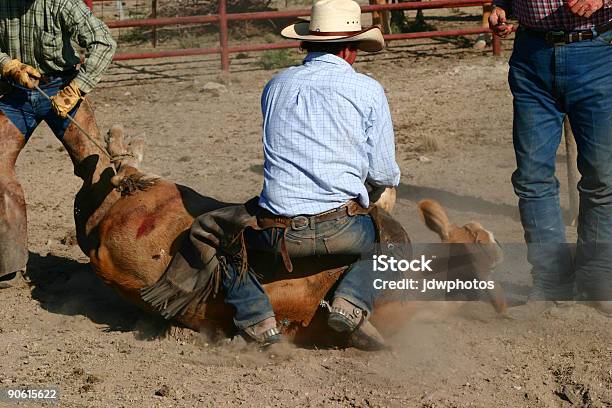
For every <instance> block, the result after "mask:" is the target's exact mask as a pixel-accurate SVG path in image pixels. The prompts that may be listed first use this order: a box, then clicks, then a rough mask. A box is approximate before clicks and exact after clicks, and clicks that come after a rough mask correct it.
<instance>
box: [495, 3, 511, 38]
mask: <svg viewBox="0 0 612 408" xmlns="http://www.w3.org/2000/svg"><path fill="white" fill-rule="evenodd" d="M489 28H490V29H491V30H493V33H494V34H495V35H498V36H500V37H501V38H506V37H507V36H508V35H510V33H511V32H512V30H513V29H514V25H513V24H508V23H507V22H506V11H505V10H504V9H503V8H500V7H495V8H493V11H492V12H491V15H490V16H489Z"/></svg>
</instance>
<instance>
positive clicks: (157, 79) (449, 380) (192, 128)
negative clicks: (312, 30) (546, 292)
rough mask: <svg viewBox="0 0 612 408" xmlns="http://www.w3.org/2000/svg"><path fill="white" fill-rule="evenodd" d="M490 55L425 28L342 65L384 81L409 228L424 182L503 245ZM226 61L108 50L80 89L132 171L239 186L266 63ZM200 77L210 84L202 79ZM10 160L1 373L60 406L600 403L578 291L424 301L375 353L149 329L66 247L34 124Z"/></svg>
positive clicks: (608, 351)
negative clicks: (93, 82) (525, 300)
mask: <svg viewBox="0 0 612 408" xmlns="http://www.w3.org/2000/svg"><path fill="white" fill-rule="evenodd" d="M505 46H506V47H510V46H511V44H510V43H506V44H505ZM507 58H508V52H506V54H505V56H504V57H502V58H493V57H491V56H489V54H483V53H482V52H476V51H472V50H471V49H469V48H459V47H457V45H456V44H455V43H452V42H450V43H449V42H448V41H447V40H427V41H422V42H418V43H415V42H412V43H397V44H394V45H393V46H392V48H391V49H389V50H387V51H386V52H383V53H381V54H380V55H378V56H376V57H364V58H362V59H361V60H360V62H359V63H358V64H357V65H356V67H357V69H358V70H359V71H361V72H364V73H368V74H371V75H372V76H373V77H374V78H376V79H378V80H379V81H380V82H381V83H382V84H383V85H384V86H385V88H386V90H387V93H388V98H389V102H390V105H391V109H392V113H393V119H394V122H395V129H396V138H397V158H398V162H399V164H400V166H401V169H402V173H403V176H402V181H401V183H402V184H401V186H400V187H399V190H398V198H399V200H398V205H397V209H396V212H395V214H396V216H397V217H398V218H399V220H400V221H401V222H402V223H403V224H404V226H405V227H406V229H407V230H408V231H409V233H410V235H411V237H412V238H413V240H414V241H416V242H431V241H434V240H435V239H436V238H435V236H434V235H433V234H432V233H431V232H428V231H427V230H426V229H425V227H424V226H422V225H421V224H420V222H419V220H418V216H417V212H416V202H417V201H418V200H420V199H422V198H426V197H429V198H435V199H437V200H439V201H440V202H441V203H442V204H443V205H444V206H445V207H446V208H447V210H448V212H449V215H450V217H451V219H452V220H453V221H455V222H457V223H465V222H468V221H470V220H477V221H479V222H481V223H482V224H483V225H484V226H485V227H486V228H488V229H490V230H492V231H493V232H494V233H495V235H496V237H497V238H498V239H499V240H500V241H501V242H502V244H506V243H513V242H515V243H518V242H521V241H522V230H521V227H520V224H519V222H518V217H517V210H516V200H515V197H514V195H513V192H512V188H511V185H510V182H509V179H510V175H511V172H512V170H513V166H514V157H513V150H512V137H511V128H512V113H511V97H510V94H509V91H508V87H507V84H506V76H507ZM232 70H233V72H232V73H231V74H227V75H221V74H219V72H218V61H217V60H216V59H213V58H196V59H190V60H185V61H181V60H176V59H174V60H155V61H146V62H137V63H121V64H116V65H114V66H113V67H112V69H111V70H110V72H109V74H108V75H107V76H106V78H105V80H104V82H103V84H102V85H101V86H100V87H99V88H98V89H97V90H96V91H95V93H94V94H93V95H92V99H93V102H94V103H95V106H96V113H97V119H98V123H99V126H100V127H101V128H102V129H104V130H106V129H108V128H109V127H110V126H111V125H112V124H114V123H118V122H119V123H122V124H124V125H125V127H126V128H127V130H128V133H129V134H131V135H135V136H144V137H146V139H147V142H148V147H147V151H146V157H145V169H146V170H147V171H150V172H152V173H156V174H159V175H162V176H164V177H166V178H169V179H172V180H175V181H177V182H180V183H183V184H186V185H189V186H191V187H193V188H195V189H196V190H198V191H200V192H201V193H204V194H207V195H211V196H214V197H217V198H219V199H224V200H246V199H248V198H250V197H252V196H253V195H256V194H257V193H258V192H259V189H260V187H261V174H260V172H261V162H262V152H261V142H260V139H261V119H260V112H259V97H260V92H261V89H262V88H263V85H264V84H265V82H266V81H267V80H268V79H269V78H270V77H271V76H272V75H273V74H274V71H264V70H262V69H261V68H259V66H258V65H257V56H256V55H255V54H254V55H253V56H247V58H244V59H241V60H235V61H234V64H233V66H232ZM210 81H212V82H216V83H222V84H224V85H225V86H226V88H227V92H225V93H220V94H218V95H217V94H215V93H214V92H213V93H211V92H209V91H206V90H203V88H205V84H206V83H208V82H210ZM562 160H563V152H561V153H560V162H559V163H560V166H559V170H560V172H559V177H560V178H561V180H563V181H565V171H564V170H565V168H564V167H563V161H562ZM18 173H19V176H20V179H21V181H22V183H23V185H24V188H25V191H26V196H27V201H28V210H29V228H30V229H29V239H30V251H31V257H30V264H29V270H30V274H31V275H32V279H33V281H34V286H33V287H32V288H31V289H30V290H28V289H10V290H6V291H2V300H1V301H0V321H1V322H2V323H0V366H1V369H0V388H10V387H17V386H31V387H32V388H35V387H43V386H50V385H53V386H58V387H59V388H60V389H61V404H60V406H62V407H196V406H203V407H205V406H215V407H216V406H255V407H268V406H274V407H296V406H325V407H327V406H337V407H349V406H350V407H370V406H372V407H420V408H434V407H436V408H438V407H440V408H442V407H443V408H451V407H483V408H489V407H585V408H586V407H593V408H594V407H612V370H611V367H612V365H611V364H610V362H611V361H612V342H611V341H610V340H611V339H612V325H611V324H610V320H609V319H606V318H604V317H603V316H601V315H599V314H598V313H597V312H595V311H594V310H592V309H590V308H588V307H586V306H583V305H575V306H573V307H569V308H563V309H553V310H552V311H550V312H547V313H545V314H544V315H541V316H539V317H534V318H533V319H531V320H508V319H501V318H498V317H496V316H494V315H493V313H492V311H491V310H490V307H489V306H487V305H484V304H478V303H472V304H470V305H469V306H468V307H465V308H463V309H462V310H461V311H460V312H459V313H457V314H454V315H452V316H443V315H441V314H437V313H436V312H435V309H434V308H435V305H433V304H432V312H431V313H424V314H423V315H422V316H420V317H418V316H417V318H415V320H414V322H413V323H412V324H411V325H409V326H408V327H407V328H406V330H404V332H403V333H402V334H401V335H399V336H397V337H395V338H393V339H391V342H392V344H393V345H394V352H381V353H364V352H360V351H357V350H353V349H348V350H317V349H303V348H297V349H293V348H287V350H284V351H283V352H282V353H278V354H277V355H267V354H265V353H260V352H257V351H253V352H247V353H239V354H236V353H234V352H233V351H232V350H228V349H227V348H225V347H221V346H218V345H213V344H211V343H209V341H208V339H207V338H206V336H204V335H200V334H190V333H184V332H177V333H174V334H173V335H168V336H165V337H160V336H159V334H160V333H162V332H163V331H164V325H163V323H162V322H160V321H159V320H158V319H156V318H153V317H151V316H148V315H146V314H144V313H141V312H140V311H138V310H137V309H135V308H134V307H132V306H131V305H129V304H127V303H125V302H124V301H123V300H122V299H120V298H119V297H118V296H117V295H115V294H114V293H113V291H112V290H110V289H108V288H106V287H104V285H103V284H102V283H101V282H100V281H99V280H98V279H97V278H96V277H95V276H94V275H93V274H92V272H91V270H90V268H89V267H88V265H87V258H86V257H84V256H83V254H82V253H80V251H79V249H78V247H77V246H76V245H75V239H74V232H73V231H74V223H73V220H72V200H73V197H74V194H75V193H76V191H77V189H78V187H79V180H78V179H77V178H76V177H75V176H74V175H73V173H72V167H71V163H70V160H69V158H68V155H67V154H66V153H65V152H64V151H63V149H62V148H61V145H60V143H59V142H58V141H56V140H55V139H54V138H53V136H52V135H51V133H50V132H49V130H48V129H47V128H46V126H45V127H41V128H40V129H39V130H38V131H37V132H36V133H35V135H34V136H33V138H32V139H31V141H30V143H29V145H28V147H27V148H26V150H25V151H24V153H23V154H22V155H21V157H20V159H19V162H18ZM564 194H565V192H564ZM564 198H565V199H566V197H564ZM569 235H570V237H572V236H575V231H574V230H573V229H569ZM2 404H3V403H2V402H0V406H5V405H2ZM9 406H10V405H9Z"/></svg>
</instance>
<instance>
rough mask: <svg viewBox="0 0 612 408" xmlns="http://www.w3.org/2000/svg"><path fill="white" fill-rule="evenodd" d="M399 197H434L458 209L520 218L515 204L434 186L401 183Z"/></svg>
mask: <svg viewBox="0 0 612 408" xmlns="http://www.w3.org/2000/svg"><path fill="white" fill-rule="evenodd" d="M397 198H401V199H405V200H410V201H414V202H418V201H420V200H424V199H426V198H429V199H434V200H437V201H439V202H440V203H442V204H443V205H444V206H445V207H447V208H452V209H453V210H457V211H465V212H474V213H478V214H489V215H501V216H504V217H510V218H512V219H514V220H516V221H518V220H519V213H518V208H517V206H515V205H508V204H502V203H494V202H492V201H488V200H485V199H482V198H478V197H470V196H465V195H460V194H455V193H452V192H450V191H445V190H440V189H438V188H433V187H422V186H415V185H412V184H406V183H400V185H399V186H398V187H397Z"/></svg>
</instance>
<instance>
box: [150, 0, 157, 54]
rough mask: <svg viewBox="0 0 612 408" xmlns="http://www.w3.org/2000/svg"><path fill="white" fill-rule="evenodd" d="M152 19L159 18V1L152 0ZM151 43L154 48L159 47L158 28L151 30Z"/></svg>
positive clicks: (154, 27)
mask: <svg viewBox="0 0 612 408" xmlns="http://www.w3.org/2000/svg"><path fill="white" fill-rule="evenodd" d="M151 17H152V18H157V0H151ZM151 43H152V44H153V48H156V47H157V27H156V26H153V29H152V30H151Z"/></svg>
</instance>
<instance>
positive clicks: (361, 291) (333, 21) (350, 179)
mask: <svg viewBox="0 0 612 408" xmlns="http://www.w3.org/2000/svg"><path fill="white" fill-rule="evenodd" d="M282 35H283V36H285V37H287V38H292V39H299V40H301V41H302V45H301V48H302V49H304V50H306V51H308V55H307V56H306V58H305V59H304V62H303V64H302V65H300V66H298V67H293V68H289V69H287V70H285V71H284V72H281V73H280V74H278V75H276V76H275V77H274V78H272V80H271V81H270V82H269V83H268V84H267V85H266V87H265V89H264V91H263V95H262V98H261V105H262V111H263V120H264V123H263V132H264V134H263V145H264V185H263V191H262V193H261V197H260V200H259V206H260V207H261V208H262V209H263V213H264V215H263V217H264V218H271V219H281V220H283V221H285V222H286V223H287V224H288V225H290V228H289V229H288V230H287V232H286V240H285V241H284V242H285V243H286V252H288V254H289V255H290V256H292V257H300V256H312V255H333V254H344V255H361V254H362V253H363V252H364V251H367V250H370V249H372V248H371V247H372V245H373V244H374V242H375V238H376V233H375V228H374V225H373V223H372V219H371V217H370V216H369V215H367V214H362V215H352V216H351V215H350V214H349V213H350V212H351V211H350V210H349V209H350V208H351V207H354V206H356V205H357V206H360V207H362V208H363V207H367V206H368V205H369V199H368V192H367V190H366V186H365V183H366V182H368V183H371V184H373V185H375V186H377V187H384V186H396V185H397V184H398V183H399V179H400V171H399V167H398V165H397V163H396V161H395V141H394V134H393V125H392V122H391V114H390V112H389V106H388V103H387V98H386V96H385V92H384V89H383V87H382V86H381V85H380V84H379V83H378V82H377V81H375V80H374V79H372V78H370V77H368V76H366V75H362V74H359V73H357V72H355V70H354V69H353V67H352V64H353V62H354V61H355V59H356V57H357V52H358V50H363V51H366V52H376V51H379V50H381V49H382V48H383V47H384V40H383V37H382V33H381V31H380V29H379V28H378V27H372V28H367V29H363V28H362V27H361V10H360V8H359V5H358V4H357V3H356V2H354V1H352V0H320V1H318V2H316V3H315V4H314V6H313V7H312V18H311V21H310V23H308V22H300V23H297V24H294V25H291V26H289V27H287V28H285V29H284V30H283V32H282ZM284 232H285V231H284V229H282V228H271V229H265V230H262V231H256V230H247V231H246V232H245V240H246V243H247V246H248V247H249V248H253V249H258V250H267V251H273V252H277V253H278V252H281V251H282V250H283V249H282V248H281V247H282V239H281V237H282V236H283V233H284ZM228 269H229V272H228V273H226V274H223V277H222V288H223V291H224V293H225V299H226V302H227V303H228V304H230V305H232V306H234V308H235V316H234V322H235V324H236V326H237V327H238V328H239V329H241V330H242V332H243V333H245V334H247V335H248V337H250V338H252V339H255V340H256V341H258V342H261V343H272V342H275V341H278V340H280V330H279V329H278V328H277V322H276V320H275V317H274V311H273V310H272V306H271V305H270V302H269V300H268V297H267V295H266V294H265V292H264V290H263V289H262V287H261V285H260V284H259V282H258V281H257V279H256V277H255V276H254V274H253V273H252V272H249V273H248V274H246V276H245V277H242V278H241V277H239V273H238V271H237V268H236V267H235V266H232V265H230V266H229V268H228ZM374 295H375V294H374V287H373V277H372V267H371V258H370V259H369V260H368V261H367V262H357V263H356V264H354V265H353V266H352V267H351V268H350V269H349V270H348V271H347V272H345V274H344V275H343V276H342V277H341V278H340V282H339V284H338V286H337V288H336V290H335V292H334V294H333V301H332V311H331V313H330V315H329V319H328V323H329V325H330V326H331V328H332V329H334V330H336V331H340V332H351V341H352V343H353V345H355V346H356V347H360V348H363V349H380V348H382V347H384V341H383V339H382V337H381V335H380V334H379V333H378V331H377V330H376V329H375V328H374V326H373V325H372V324H370V323H369V321H368V317H369V316H370V314H371V313H372V304H373V301H374Z"/></svg>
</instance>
